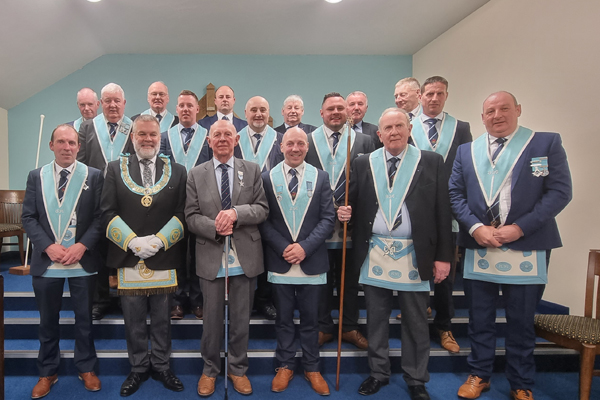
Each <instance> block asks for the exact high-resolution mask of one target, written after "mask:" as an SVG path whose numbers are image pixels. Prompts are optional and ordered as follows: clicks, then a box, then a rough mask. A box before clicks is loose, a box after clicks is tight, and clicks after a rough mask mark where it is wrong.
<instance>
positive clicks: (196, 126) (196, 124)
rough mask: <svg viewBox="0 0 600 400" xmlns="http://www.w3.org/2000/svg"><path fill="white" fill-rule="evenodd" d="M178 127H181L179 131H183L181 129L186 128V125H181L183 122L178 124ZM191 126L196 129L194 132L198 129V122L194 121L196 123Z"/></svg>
mask: <svg viewBox="0 0 600 400" xmlns="http://www.w3.org/2000/svg"><path fill="white" fill-rule="evenodd" d="M177 128H178V129H179V133H181V130H182V129H184V128H185V126H183V125H181V124H177ZM190 128H192V129H193V130H194V132H197V131H198V123H197V122H194V125H192V126H190Z"/></svg>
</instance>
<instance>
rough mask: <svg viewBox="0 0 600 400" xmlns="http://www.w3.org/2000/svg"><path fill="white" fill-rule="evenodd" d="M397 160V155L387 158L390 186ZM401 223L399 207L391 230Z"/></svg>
mask: <svg viewBox="0 0 600 400" xmlns="http://www.w3.org/2000/svg"><path fill="white" fill-rule="evenodd" d="M398 161H400V159H399V158H398V157H392V158H390V159H389V160H388V163H390V165H389V166H388V179H389V181H390V187H392V186H393V184H394V176H396V172H397V171H398V166H397V165H396V164H397V163H398ZM401 223H402V209H400V211H399V212H398V216H397V217H396V220H395V221H394V225H393V227H392V230H393V231H395V230H396V229H397V228H398V227H399V226H400V224H401Z"/></svg>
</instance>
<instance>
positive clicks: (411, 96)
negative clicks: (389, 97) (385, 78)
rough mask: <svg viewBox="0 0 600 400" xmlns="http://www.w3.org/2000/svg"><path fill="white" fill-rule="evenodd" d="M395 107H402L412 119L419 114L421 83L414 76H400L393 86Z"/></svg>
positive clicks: (420, 110)
mask: <svg viewBox="0 0 600 400" xmlns="http://www.w3.org/2000/svg"><path fill="white" fill-rule="evenodd" d="M394 102H395V103H396V107H398V108H401V109H403V110H404V111H406V113H407V114H408V116H409V118H410V120H411V121H412V120H413V118H414V117H417V116H419V115H420V114H421V112H422V109H421V84H420V83H419V81H418V80H417V79H416V78H413V77H408V78H402V79H400V80H399V81H398V82H397V83H396V87H395V88H394Z"/></svg>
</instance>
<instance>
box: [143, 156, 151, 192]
mask: <svg viewBox="0 0 600 400" xmlns="http://www.w3.org/2000/svg"><path fill="white" fill-rule="evenodd" d="M140 162H141V163H142V164H144V171H142V182H144V187H150V186H152V171H150V164H152V160H148V159H147V158H142V159H141V160H140Z"/></svg>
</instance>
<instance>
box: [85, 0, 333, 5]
mask: <svg viewBox="0 0 600 400" xmlns="http://www.w3.org/2000/svg"><path fill="white" fill-rule="evenodd" d="M88 1H89V0H88ZM325 1H326V2H328V3H332V4H335V3H339V2H340V1H342V0H325Z"/></svg>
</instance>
